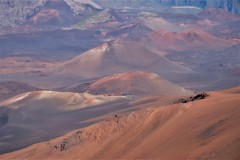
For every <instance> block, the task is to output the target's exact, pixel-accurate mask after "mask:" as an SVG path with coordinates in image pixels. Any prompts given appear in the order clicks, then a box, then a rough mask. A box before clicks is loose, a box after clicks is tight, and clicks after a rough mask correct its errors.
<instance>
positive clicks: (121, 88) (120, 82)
mask: <svg viewBox="0 0 240 160" xmlns="http://www.w3.org/2000/svg"><path fill="white" fill-rule="evenodd" d="M63 90H65V91H66V90H67V91H75V92H79V91H80V92H82V91H85V92H88V93H91V94H95V95H97V94H100V95H101V94H108V95H133V96H168V95H171V96H177V95H178V96H180V95H182V96H184V95H191V94H192V92H191V91H189V90H186V89H184V88H182V87H180V86H178V85H176V84H173V83H171V82H169V81H167V80H164V79H163V78H161V77H160V76H158V75H157V74H154V73H147V72H141V71H138V72H128V73H123V74H114V75H111V76H107V77H104V78H101V79H99V80H97V81H94V82H92V83H89V84H81V85H75V86H72V87H67V88H64V89H63Z"/></svg>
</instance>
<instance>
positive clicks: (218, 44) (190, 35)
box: [150, 30, 234, 51]
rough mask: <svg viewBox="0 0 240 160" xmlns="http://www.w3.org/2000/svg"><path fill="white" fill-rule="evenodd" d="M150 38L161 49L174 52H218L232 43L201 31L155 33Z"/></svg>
mask: <svg viewBox="0 0 240 160" xmlns="http://www.w3.org/2000/svg"><path fill="white" fill-rule="evenodd" d="M150 37H151V38H152V39H153V40H154V41H155V42H156V43H157V44H158V45H159V46H160V47H161V49H167V50H174V51H190V50H195V51H196V50H201V51H202V50H219V49H222V48H226V47H230V46H231V45H233V44H234V43H233V42H232V41H227V40H223V39H220V38H217V37H214V36H212V35H210V34H209V33H207V32H204V31H201V30H191V31H183V32H166V31H155V32H152V33H150Z"/></svg>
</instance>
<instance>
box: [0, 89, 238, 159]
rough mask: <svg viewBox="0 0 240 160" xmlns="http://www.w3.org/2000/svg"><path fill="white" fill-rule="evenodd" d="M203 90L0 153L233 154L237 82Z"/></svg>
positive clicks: (58, 155) (176, 156)
mask: <svg viewBox="0 0 240 160" xmlns="http://www.w3.org/2000/svg"><path fill="white" fill-rule="evenodd" d="M208 94H209V96H208V97H207V98H205V99H203V100H198V101H194V102H189V103H184V104H181V103H180V104H173V105H169V106H161V107H153V108H147V109H141V110H138V111H134V112H131V113H127V114H121V115H116V116H114V117H113V118H111V119H109V120H106V121H102V122H100V123H96V124H93V125H91V126H89V127H86V128H82V129H79V130H75V131H72V132H69V133H68V134H66V135H64V136H61V137H59V138H56V139H53V140H50V141H48V142H42V143H38V144H35V145H32V146H30V147H28V148H25V149H22V150H19V151H16V152H12V153H9V154H4V155H2V156H1V158H3V159H15V158H22V159H25V158H27V159H35V158H42V159H75V158H83V159H89V158H91V159H92V158H102V159H105V158H107V159H118V158H121V159H138V158H144V159H198V158H206V159H238V158H239V156H240V155H239V152H238V149H239V135H240V130H239V127H236V126H238V122H239V117H240V115H239V113H240V111H239V105H238V104H239V103H240V102H239V98H238V97H239V87H238V88H233V89H230V90H226V91H216V92H209V93H208ZM109 146H111V147H109Z"/></svg>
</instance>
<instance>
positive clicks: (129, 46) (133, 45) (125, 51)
mask: <svg viewBox="0 0 240 160" xmlns="http://www.w3.org/2000/svg"><path fill="white" fill-rule="evenodd" d="M158 54H159V53H156V52H155V51H153V50H152V49H151V48H148V47H146V45H145V43H144V42H142V41H137V40H126V39H125V40H116V41H113V42H109V43H104V44H102V45H99V46H98V47H96V48H93V49H91V50H89V51H87V52H85V53H83V54H81V55H80V56H77V57H75V58H73V59H71V60H69V61H66V62H65V63H63V64H61V65H59V66H57V67H56V68H54V69H51V70H50V71H47V72H50V74H53V75H65V76H68V75H71V76H73V77H76V76H79V77H80V78H82V77H84V78H85V79H87V78H96V77H103V76H106V75H111V74H116V73H123V72H129V71H137V70H143V71H147V72H155V73H158V74H161V75H162V74H168V75H169V74H170V73H172V72H174V73H178V72H181V73H183V72H185V73H187V72H190V71H191V70H190V69H188V68H186V67H183V66H180V65H178V64H176V63H174V62H171V61H169V60H168V59H166V58H164V57H162V56H160V55H158Z"/></svg>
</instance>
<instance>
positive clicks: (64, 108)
mask: <svg viewBox="0 0 240 160" xmlns="http://www.w3.org/2000/svg"><path fill="white" fill-rule="evenodd" d="M128 101H129V100H128V98H126V97H124V96H103V95H91V94H88V93H71V92H53V91H34V92H27V93H23V94H20V95H18V96H15V97H12V98H10V99H7V100H5V101H3V102H0V154H2V153H6V152H10V151H14V150H18V149H20V148H23V147H26V146H29V145H31V144H34V143H38V142H40V141H46V140H49V139H52V138H55V137H58V136H60V135H63V134H65V133H67V132H69V131H72V130H75V129H77V128H80V127H84V126H86V125H89V124H92V123H93V122H83V121H86V120H89V119H92V118H97V117H100V116H103V115H105V114H109V113H111V112H114V111H117V110H119V109H122V108H124V107H126V108H127V107H128V105H126V103H127V102H128ZM123 104H125V105H123Z"/></svg>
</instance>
